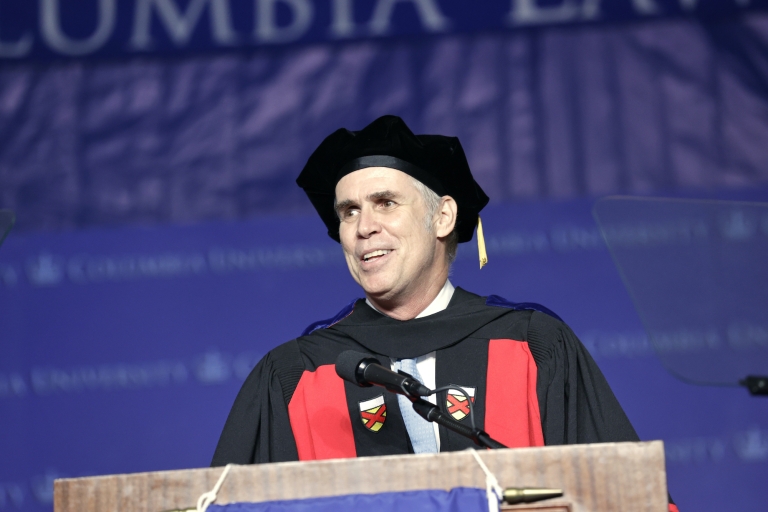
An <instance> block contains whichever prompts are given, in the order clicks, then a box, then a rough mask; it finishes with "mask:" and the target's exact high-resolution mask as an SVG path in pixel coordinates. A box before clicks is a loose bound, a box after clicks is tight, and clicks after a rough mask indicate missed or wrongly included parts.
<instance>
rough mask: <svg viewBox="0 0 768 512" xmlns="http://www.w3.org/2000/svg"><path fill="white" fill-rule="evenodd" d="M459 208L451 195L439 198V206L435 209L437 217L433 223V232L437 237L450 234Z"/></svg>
mask: <svg viewBox="0 0 768 512" xmlns="http://www.w3.org/2000/svg"><path fill="white" fill-rule="evenodd" d="M458 212H459V209H458V205H457V204H456V200H455V199H454V198H452V197H451V196H443V197H441V198H440V207H439V208H438V209H437V219H436V223H435V234H436V235H437V237H438V238H443V237H445V236H448V235H450V234H451V231H453V228H454V226H456V216H457V215H458Z"/></svg>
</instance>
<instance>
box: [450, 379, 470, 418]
mask: <svg viewBox="0 0 768 512" xmlns="http://www.w3.org/2000/svg"><path fill="white" fill-rule="evenodd" d="M462 387H463V388H464V389H465V390H466V391H467V393H469V400H472V403H474V402H475V388H470V387H468V386H462ZM445 398H446V401H445V407H446V408H447V409H448V414H450V415H451V416H453V419H455V420H456V421H461V420H463V419H464V418H466V417H467V416H469V402H468V401H467V397H466V396H464V393H462V392H461V391H459V390H458V389H449V390H448V393H447V394H446V395H445Z"/></svg>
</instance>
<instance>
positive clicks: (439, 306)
mask: <svg viewBox="0 0 768 512" xmlns="http://www.w3.org/2000/svg"><path fill="white" fill-rule="evenodd" d="M455 290H456V288H454V286H453V284H451V280H450V279H446V280H445V284H444V285H443V288H442V289H441V290H440V293H438V294H437V297H435V299H434V300H433V301H432V302H431V303H430V304H429V306H427V307H426V308H424V311H422V312H421V313H419V314H418V315H416V318H422V317H425V316H429V315H434V314H435V313H439V312H441V311H443V310H444V309H446V308H447V307H448V303H450V302H451V298H453V292H454V291H455ZM365 303H366V304H368V305H369V306H371V307H372V308H373V309H376V306H374V305H373V304H371V301H369V300H368V299H367V298H366V299H365ZM376 311H379V310H378V309H376ZM379 313H381V311H379ZM381 314H382V315H383V314H384V313H381Z"/></svg>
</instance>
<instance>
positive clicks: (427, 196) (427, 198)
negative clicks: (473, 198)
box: [411, 177, 459, 264]
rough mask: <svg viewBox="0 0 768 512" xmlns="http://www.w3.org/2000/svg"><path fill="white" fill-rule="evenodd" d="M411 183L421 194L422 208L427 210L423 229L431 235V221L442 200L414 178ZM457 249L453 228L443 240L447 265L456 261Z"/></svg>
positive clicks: (457, 240)
mask: <svg viewBox="0 0 768 512" xmlns="http://www.w3.org/2000/svg"><path fill="white" fill-rule="evenodd" d="M411 182H412V183H413V186H414V187H416V190H418V191H419V194H421V197H422V199H423V200H424V206H425V207H426V209H427V215H426V216H425V217H424V223H425V227H426V228H427V231H428V232H430V233H433V232H434V231H435V226H434V224H433V221H434V218H435V215H437V211H438V210H439V209H440V201H441V199H442V198H441V197H440V196H439V195H437V194H436V193H435V191H434V190H432V189H431V188H429V187H427V186H426V185H425V184H423V183H422V182H420V181H419V180H417V179H416V178H413V177H411ZM458 247H459V235H458V233H457V232H456V229H455V228H454V229H453V231H451V232H450V233H449V234H448V236H447V237H446V239H445V257H446V258H447V260H448V263H449V264H450V263H453V260H455V259H456V250H457V249H458Z"/></svg>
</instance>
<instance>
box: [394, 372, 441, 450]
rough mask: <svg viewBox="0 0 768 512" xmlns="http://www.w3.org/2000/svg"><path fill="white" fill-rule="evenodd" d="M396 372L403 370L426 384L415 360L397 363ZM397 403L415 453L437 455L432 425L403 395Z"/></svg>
mask: <svg viewBox="0 0 768 512" xmlns="http://www.w3.org/2000/svg"><path fill="white" fill-rule="evenodd" d="M395 370H402V371H404V372H405V373H408V374H410V375H411V376H412V377H413V378H414V379H416V380H418V381H419V382H421V383H422V384H424V381H422V380H421V375H419V369H418V368H416V360H415V359H401V360H399V361H395ZM397 402H398V404H399V405H400V412H401V413H402V415H403V421H404V422H405V429H406V430H407V431H408V436H409V437H410V438H411V445H412V446H413V453H437V440H436V439H435V430H434V428H433V427H432V424H431V423H430V422H428V421H427V420H425V419H424V418H422V417H421V416H419V415H418V414H417V413H416V411H414V410H413V403H412V402H411V401H410V400H408V399H407V398H406V397H404V396H403V395H397Z"/></svg>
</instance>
